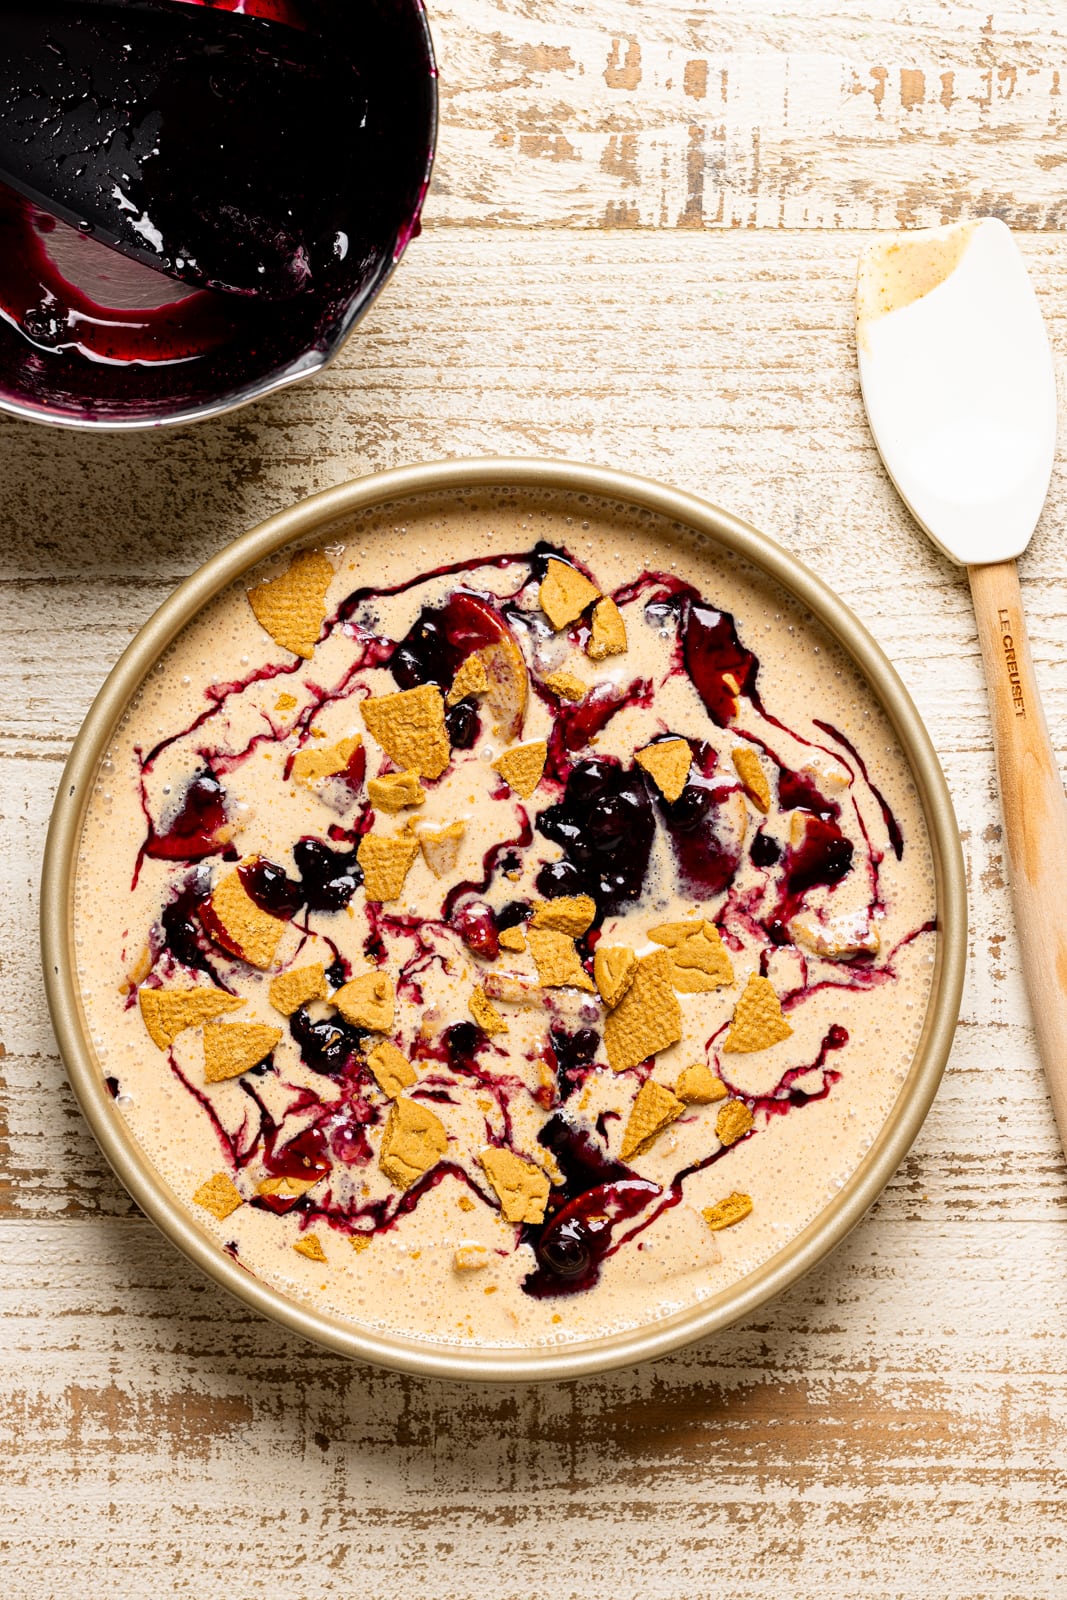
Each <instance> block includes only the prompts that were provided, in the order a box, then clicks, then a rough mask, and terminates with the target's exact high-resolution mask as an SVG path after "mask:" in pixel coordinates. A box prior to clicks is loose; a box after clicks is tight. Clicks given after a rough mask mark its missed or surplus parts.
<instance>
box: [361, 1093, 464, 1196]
mask: <svg viewBox="0 0 1067 1600" xmlns="http://www.w3.org/2000/svg"><path fill="white" fill-rule="evenodd" d="M447 1149H448V1134H447V1133H446V1132H445V1127H444V1123H443V1122H442V1121H441V1119H440V1117H437V1116H435V1115H434V1113H433V1112H432V1111H431V1110H430V1108H429V1106H424V1105H420V1103H419V1102H418V1101H417V1100H409V1099H408V1097H407V1096H406V1095H402V1094H401V1095H397V1097H396V1099H395V1100H394V1101H393V1103H392V1105H391V1106H390V1108H389V1117H388V1120H387V1121H386V1124H385V1132H384V1134H383V1135H382V1145H381V1150H380V1151H379V1154H378V1165H379V1166H380V1167H381V1169H382V1171H383V1172H384V1173H385V1176H386V1177H387V1178H388V1179H389V1181H390V1183H395V1184H396V1186H397V1188H398V1189H410V1188H411V1185H412V1184H413V1183H415V1182H416V1181H417V1180H418V1179H419V1178H421V1177H422V1176H423V1174H424V1173H426V1172H429V1170H430V1168H431V1167H435V1166H436V1165H437V1163H438V1162H439V1161H440V1159H441V1157H442V1156H443V1155H444V1154H445V1151H446V1150H447Z"/></svg>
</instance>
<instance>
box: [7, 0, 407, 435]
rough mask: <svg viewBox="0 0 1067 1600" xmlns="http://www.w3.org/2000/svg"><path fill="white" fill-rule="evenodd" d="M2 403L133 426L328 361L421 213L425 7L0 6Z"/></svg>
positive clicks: (185, 418)
mask: <svg viewBox="0 0 1067 1600" xmlns="http://www.w3.org/2000/svg"><path fill="white" fill-rule="evenodd" d="M0 19H2V20H0V410H5V411H8V412H10V413H13V414H15V415H17V416H21V417H24V418H28V419H30V420H34V421H39V422H50V423H60V424H66V425H70V426H78V427H92V428H100V427H102V428H123V429H125V428H139V427H151V426H159V425H162V424H166V423H184V422H190V421H194V420H196V419H198V418H202V417H207V416H214V415H217V414H219V413H220V412H224V411H228V410H231V409H233V408H234V407H237V406H240V405H243V404H245V403H246V402H248V401H249V400H253V399H256V398H258V397H259V396H261V395H263V394H267V393H269V392H270V391H272V390H274V389H277V388H280V387H282V386H283V385H285V384H288V383H291V382H293V381H295V380H296V379H297V378H300V377H303V376H305V375H307V374H309V373H312V372H315V371H317V370H318V369H319V368H321V367H322V366H324V365H325V364H326V363H327V362H328V361H329V360H330V359H331V358H332V357H333V356H334V355H335V354H336V353H337V351H338V350H339V349H340V347H341V345H342V344H343V343H344V341H345V339H346V338H347V337H348V335H349V333H350V332H351V331H352V329H353V328H354V326H355V324H356V323H357V322H358V321H359V319H360V318H361V317H362V315H363V314H364V313H365V311H366V310H367V308H368V307H369V306H370V304H371V303H372V301H373V300H374V298H375V296H376V295H377V293H378V291H379V290H380V289H381V287H382V285H383V284H384V282H385V281H386V279H387V278H388V276H389V275H390V273H391V272H392V270H393V268H394V267H395V265H396V263H397V262H398V261H399V259H400V256H401V255H402V254H403V251H404V249H405V247H406V246H407V244H408V243H409V241H410V240H411V239H412V238H413V237H414V236H415V235H416V234H417V233H418V231H419V218H420V214H421V210H422V204H423V200H424V198H425V194H426V189H427V186H428V183H429V176H430V169H431V166H432V161H433V154H434V144H435V138H436V127H437V72H436V66H435V63H434V55H433V46H432V42H431V39H430V32H429V27H428V24H427V19H426V13H425V9H424V7H423V4H422V0H360V3H359V4H358V5H353V4H352V3H351V0H2V3H0Z"/></svg>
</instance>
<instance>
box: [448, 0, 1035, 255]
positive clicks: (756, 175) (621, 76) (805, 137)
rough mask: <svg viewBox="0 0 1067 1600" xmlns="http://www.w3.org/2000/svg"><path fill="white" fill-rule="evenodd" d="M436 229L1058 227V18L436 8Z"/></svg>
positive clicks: (487, 0) (942, 12)
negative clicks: (985, 223)
mask: <svg viewBox="0 0 1067 1600" xmlns="http://www.w3.org/2000/svg"><path fill="white" fill-rule="evenodd" d="M431 20H432V25H433V30H434V35H435V38H436V41H437V49H438V56H439V63H440V68H441V91H442V105H441V110H442V127H441V139H440V153H439V156H438V161H437V169H436V176H435V182H434V186H433V190H432V192H431V199H430V204H429V207H428V212H427V216H428V221H429V223H430V224H431V225H433V226H442V225H444V226H448V225H455V224H472V223H473V224H479V225H490V226H492V225H505V226H506V225H511V226H514V225H521V226H529V225H540V226H547V227H582V228H604V227H607V228H611V227H627V228H630V227H645V228H685V229H702V228H722V229H730V228H738V227H740V228H752V227H759V228H765V229H771V228H831V229H836V228H842V227H863V228H872V227H878V228H885V227H917V226H930V225H932V224H937V223H941V222H949V221H953V220H955V219H956V218H957V217H959V216H963V215H973V214H974V213H976V212H993V213H995V214H996V215H998V216H1003V217H1004V219H1005V221H1008V222H1010V223H1011V224H1012V225H1013V226H1015V227H1023V228H1045V229H1049V230H1053V231H1054V230H1056V229H1057V228H1059V227H1061V226H1062V225H1063V221H1064V216H1065V196H1064V188H1063V172H1062V167H1063V162H1064V156H1063V152H1062V149H1061V140H1062V122H1063V111H1062V83H1061V80H1062V74H1063V69H1064V31H1063V13H1062V9H1061V8H1059V7H1057V5H1056V4H1055V0H1044V3H1031V4H1028V5H1025V6H1020V5H1015V6H1007V5H1001V6H993V5H990V4H988V3H986V0H979V3H975V0H972V3H966V0H965V3H956V4H940V3H937V0H925V3H913V4H910V5H908V6H907V7H905V8H901V7H900V6H898V5H895V4H893V3H892V0H876V3H868V4H866V5H865V6H864V7H863V11H862V14H858V13H857V11H856V8H855V7H849V6H844V7H841V6H832V5H827V4H825V3H814V4H805V3H803V0H793V3H792V4H787V5H781V6H777V5H767V4H759V3H737V0H734V3H732V4H718V3H716V4H711V3H709V0H697V3H696V4H685V3H682V0H658V3H657V4H655V5H643V6H638V5H628V6H622V5H619V4H617V3H616V0H594V3H590V4H576V3H573V0H549V3H547V4H544V3H540V0H538V3H536V4H535V3H533V0H519V3H516V0H451V3H448V0H445V3H442V4H440V5H437V6H435V7H434V8H433V13H432V19H431Z"/></svg>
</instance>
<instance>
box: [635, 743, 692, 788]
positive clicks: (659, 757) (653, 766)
mask: <svg viewBox="0 0 1067 1600" xmlns="http://www.w3.org/2000/svg"><path fill="white" fill-rule="evenodd" d="M634 759H635V761H636V762H637V765H638V766H639V767H643V768H644V769H645V771H646V772H647V773H648V775H649V777H650V778H651V779H652V781H653V783H654V784H655V785H656V787H657V789H659V791H660V793H661V794H662V795H663V798H664V799H665V800H669V801H672V802H673V801H675V800H677V798H678V796H679V795H680V794H681V792H682V790H683V789H684V788H685V781H686V779H687V778H688V776H689V768H690V767H691V766H692V764H693V752H692V751H691V750H690V748H689V742H688V740H686V739H658V740H657V741H656V743H655V744H646V745H645V748H644V749H643V750H637V751H635V752H634Z"/></svg>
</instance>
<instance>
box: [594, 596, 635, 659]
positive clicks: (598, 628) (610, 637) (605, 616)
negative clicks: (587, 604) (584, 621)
mask: <svg viewBox="0 0 1067 1600" xmlns="http://www.w3.org/2000/svg"><path fill="white" fill-rule="evenodd" d="M626 644H627V640H626V624H625V622H624V621H623V620H622V612H621V611H620V610H619V608H618V606H617V605H616V604H615V602H614V600H612V599H611V597H610V595H604V596H603V598H602V599H600V600H598V601H597V603H596V605H595V606H594V607H593V615H592V619H591V625H590V630H589V638H588V641H587V643H586V646H585V653H586V655H587V656H588V657H589V659H590V660H591V661H603V659H604V657H605V656H621V655H623V654H624V653H625V651H626Z"/></svg>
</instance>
